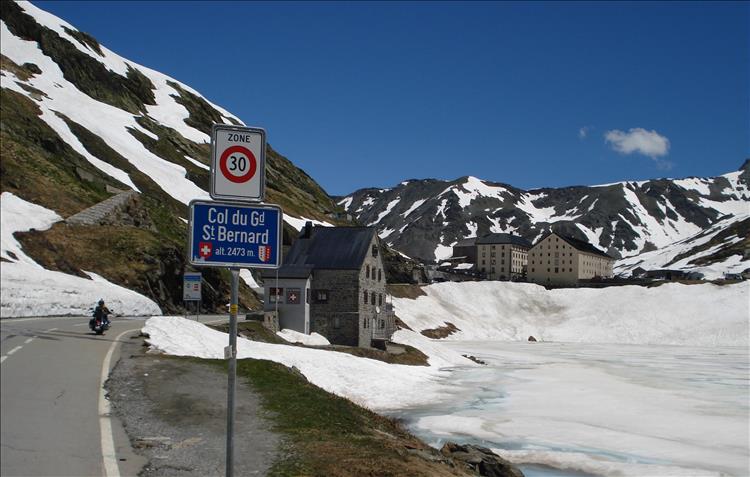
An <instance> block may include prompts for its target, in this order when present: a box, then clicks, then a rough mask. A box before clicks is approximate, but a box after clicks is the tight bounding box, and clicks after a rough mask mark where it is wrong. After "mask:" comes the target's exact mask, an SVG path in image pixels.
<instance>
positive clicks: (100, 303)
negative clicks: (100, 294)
mask: <svg viewBox="0 0 750 477" xmlns="http://www.w3.org/2000/svg"><path fill="white" fill-rule="evenodd" d="M102 305H104V300H103V299H101V298H100V299H99V306H102Z"/></svg>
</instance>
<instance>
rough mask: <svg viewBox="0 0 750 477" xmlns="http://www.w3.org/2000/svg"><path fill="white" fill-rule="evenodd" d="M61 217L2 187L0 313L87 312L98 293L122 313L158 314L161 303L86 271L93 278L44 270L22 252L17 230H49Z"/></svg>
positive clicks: (85, 313) (4, 315)
mask: <svg viewBox="0 0 750 477" xmlns="http://www.w3.org/2000/svg"><path fill="white" fill-rule="evenodd" d="M60 220H62V218H61V217H60V216H59V215H57V214H56V213H55V212H53V211H51V210H49V209H47V208H45V207H42V206H39V205H36V204H32V203H31V202H27V201H25V200H23V199H21V198H20V197H18V196H16V195H13V194H11V193H10V192H3V194H2V195H0V221H1V223H0V257H2V258H3V259H4V261H3V262H1V263H0V317H2V318H9V317H18V316H56V315H88V313H89V312H88V310H89V308H90V307H92V306H95V305H96V302H97V301H98V300H99V299H100V298H104V300H106V301H107V306H109V308H110V309H111V310H113V311H115V312H116V313H118V314H123V315H136V316H142V315H159V314H161V310H160V309H159V305H157V304H156V303H155V302H153V301H152V300H150V299H149V298H146V297H145V296H143V295H141V294H139V293H136V292H134V291H132V290H128V289H127V288H123V287H121V286H119V285H115V284H114V283H111V282H108V281H107V280H106V279H104V278H102V277H101V276H99V275H97V274H95V273H93V272H86V273H88V275H89V276H90V277H91V280H87V279H85V278H81V277H77V276H75V275H68V274H66V273H62V272H55V271H52V270H47V269H45V268H43V267H42V266H41V265H39V264H38V263H36V262H35V261H34V260H33V259H32V258H31V257H29V256H28V255H26V254H25V253H24V252H23V250H22V249H21V244H19V243H18V241H17V240H16V239H15V237H14V236H13V234H14V233H15V232H25V231H27V230H31V229H32V228H35V229H37V230H47V229H48V228H50V227H51V226H52V225H53V224H54V223H55V222H58V221H60Z"/></svg>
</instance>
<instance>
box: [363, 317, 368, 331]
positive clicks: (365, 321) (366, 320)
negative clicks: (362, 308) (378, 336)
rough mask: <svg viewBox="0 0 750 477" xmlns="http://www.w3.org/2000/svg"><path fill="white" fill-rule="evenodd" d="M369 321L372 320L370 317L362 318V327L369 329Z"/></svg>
mask: <svg viewBox="0 0 750 477" xmlns="http://www.w3.org/2000/svg"><path fill="white" fill-rule="evenodd" d="M368 321H370V319H369V318H365V319H364V320H362V323H363V325H362V328H364V329H367V322H368Z"/></svg>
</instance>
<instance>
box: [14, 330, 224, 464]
mask: <svg viewBox="0 0 750 477" xmlns="http://www.w3.org/2000/svg"><path fill="white" fill-rule="evenodd" d="M216 318H217V317H216V316H214V317H201V321H212V320H216ZM143 323H144V320H143V319H128V318H116V319H115V320H113V324H112V327H111V328H110V330H109V331H107V333H106V334H105V335H104V336H96V335H94V334H93V333H92V332H91V331H90V330H89V329H88V317H54V318H24V319H3V320H0V356H1V357H0V360H1V363H0V366H1V370H2V372H1V373H0V376H1V380H2V383H1V386H0V393H1V395H2V400H1V407H2V414H1V417H2V419H0V445H1V446H2V459H1V460H0V474H2V476H3V477H11V476H76V477H83V476H108V477H113V476H118V475H136V474H137V473H138V471H139V470H140V468H141V467H142V466H143V465H144V464H145V462H144V460H143V459H142V458H140V457H138V456H136V455H135V454H134V453H133V452H132V450H131V448H130V445H129V442H128V439H127V437H126V436H125V434H124V432H123V430H122V426H121V425H120V423H119V422H117V421H116V420H114V419H110V418H109V402H108V401H107V400H106V399H105V398H104V391H103V388H102V384H103V381H104V380H106V378H107V376H108V374H109V371H110V369H111V367H112V366H114V364H115V363H116V362H117V358H118V349H119V346H118V345H119V344H120V343H122V342H125V341H126V340H127V339H128V338H129V337H130V336H133V334H134V333H137V331H138V330H140V328H141V327H142V326H143Z"/></svg>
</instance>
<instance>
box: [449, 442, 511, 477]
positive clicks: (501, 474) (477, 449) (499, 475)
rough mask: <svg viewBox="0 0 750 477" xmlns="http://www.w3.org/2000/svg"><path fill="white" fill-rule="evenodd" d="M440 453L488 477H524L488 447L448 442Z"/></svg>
mask: <svg viewBox="0 0 750 477" xmlns="http://www.w3.org/2000/svg"><path fill="white" fill-rule="evenodd" d="M440 452H441V453H442V454H443V455H444V456H446V457H450V458H451V459H453V460H454V461H455V462H456V463H457V464H459V465H460V464H462V463H463V465H464V466H465V467H466V468H467V469H469V470H471V471H473V472H476V473H477V474H479V475H482V476H488V477H524V475H523V472H521V470H520V469H519V468H518V467H516V466H515V465H513V464H511V463H510V462H508V461H507V460H505V459H503V458H502V457H500V456H499V455H497V454H495V453H494V452H492V451H491V450H490V449H488V448H486V447H481V446H476V445H472V444H467V445H461V444H456V443H453V442H447V443H446V444H445V445H444V446H443V448H442V449H440Z"/></svg>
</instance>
